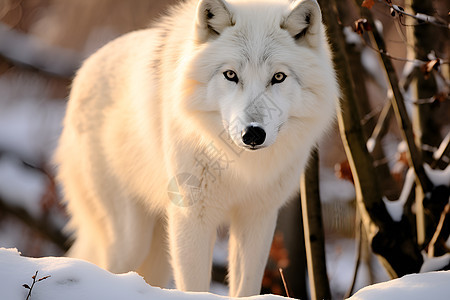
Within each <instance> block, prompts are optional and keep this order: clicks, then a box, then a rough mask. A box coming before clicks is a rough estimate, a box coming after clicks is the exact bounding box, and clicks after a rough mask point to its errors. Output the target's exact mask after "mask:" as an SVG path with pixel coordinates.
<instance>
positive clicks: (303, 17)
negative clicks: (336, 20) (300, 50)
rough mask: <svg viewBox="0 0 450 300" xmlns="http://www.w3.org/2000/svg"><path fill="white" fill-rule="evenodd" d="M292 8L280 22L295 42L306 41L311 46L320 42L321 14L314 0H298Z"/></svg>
mask: <svg viewBox="0 0 450 300" xmlns="http://www.w3.org/2000/svg"><path fill="white" fill-rule="evenodd" d="M292 7H293V8H292V10H291V12H290V13H289V15H288V16H287V18H286V19H285V21H284V22H283V23H282V24H281V28H283V29H286V30H287V31H288V32H289V33H290V34H291V36H292V37H293V38H294V39H295V40H296V42H297V43H299V44H300V43H303V42H305V41H306V42H307V43H308V44H309V45H310V46H311V47H318V46H319V43H320V34H321V32H320V31H321V23H322V14H321V12H320V7H319V4H318V3H317V1H316V0H298V1H295V2H294V3H293V5H292Z"/></svg>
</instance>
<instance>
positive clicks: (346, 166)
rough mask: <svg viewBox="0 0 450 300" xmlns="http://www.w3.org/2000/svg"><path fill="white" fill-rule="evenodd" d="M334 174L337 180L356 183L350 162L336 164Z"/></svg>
mask: <svg viewBox="0 0 450 300" xmlns="http://www.w3.org/2000/svg"><path fill="white" fill-rule="evenodd" d="M334 173H335V175H336V177H337V178H339V179H344V180H348V181H350V182H351V183H354V181H353V174H352V170H351V168H350V163H349V162H348V160H345V161H343V162H341V163H338V164H336V165H335V166H334Z"/></svg>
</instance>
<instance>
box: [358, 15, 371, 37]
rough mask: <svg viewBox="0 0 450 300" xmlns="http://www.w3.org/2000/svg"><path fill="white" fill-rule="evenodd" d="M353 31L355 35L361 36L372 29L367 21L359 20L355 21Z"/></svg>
mask: <svg viewBox="0 0 450 300" xmlns="http://www.w3.org/2000/svg"><path fill="white" fill-rule="evenodd" d="M354 31H355V32H356V33H357V34H359V35H362V34H363V33H364V31H372V27H371V26H370V24H369V22H368V21H367V19H359V20H357V21H355V29H354Z"/></svg>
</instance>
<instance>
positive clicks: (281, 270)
mask: <svg viewBox="0 0 450 300" xmlns="http://www.w3.org/2000/svg"><path fill="white" fill-rule="evenodd" d="M278 271H280V275H281V280H282V281H283V285H284V290H285V291H286V296H288V298H291V297H290V296H289V290H288V287H287V284H286V280H285V278H284V273H283V269H282V268H279V269H278Z"/></svg>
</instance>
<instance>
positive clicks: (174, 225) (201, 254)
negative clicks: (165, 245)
mask: <svg viewBox="0 0 450 300" xmlns="http://www.w3.org/2000/svg"><path fill="white" fill-rule="evenodd" d="M203 213H204V212H201V211H199V209H198V208H197V207H196V205H194V206H193V207H180V206H176V205H173V204H171V205H170V207H169V209H168V226H169V243H170V254H171V258H172V268H173V272H174V277H175V284H176V287H177V289H180V290H182V291H192V292H207V291H208V290H209V285H210V281H211V266H212V253H213V247H214V242H215V239H216V226H215V224H214V223H212V222H209V219H208V218H206V217H205V215H204V214H203Z"/></svg>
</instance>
